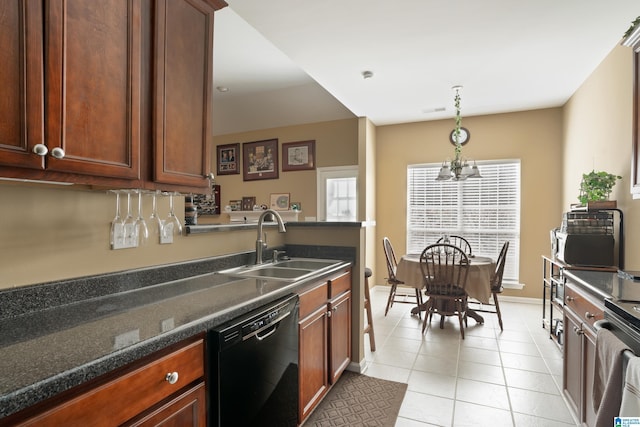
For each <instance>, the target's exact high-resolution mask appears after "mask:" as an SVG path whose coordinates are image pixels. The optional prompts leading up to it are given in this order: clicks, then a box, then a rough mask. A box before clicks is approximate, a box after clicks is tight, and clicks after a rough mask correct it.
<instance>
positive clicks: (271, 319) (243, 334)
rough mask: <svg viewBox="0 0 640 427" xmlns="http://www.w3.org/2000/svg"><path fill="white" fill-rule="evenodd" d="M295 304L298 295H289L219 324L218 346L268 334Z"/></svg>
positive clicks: (216, 331)
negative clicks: (292, 296)
mask: <svg viewBox="0 0 640 427" xmlns="http://www.w3.org/2000/svg"><path fill="white" fill-rule="evenodd" d="M292 301H294V304H293V305H292ZM295 304H297V297H296V298H294V299H292V298H291V297H287V298H285V299H284V300H281V301H276V302H274V303H272V304H269V305H268V306H265V307H262V308H259V309H257V310H254V311H252V312H250V313H248V314H246V315H243V316H240V317H239V318H237V319H234V320H231V321H229V322H227V323H224V324H222V325H220V326H218V327H217V328H215V329H214V330H213V332H214V335H215V336H217V346H218V348H220V349H222V348H224V347H226V346H229V345H232V344H234V343H236V342H239V341H244V340H248V339H250V338H252V337H254V336H256V337H257V338H258V339H260V338H261V335H265V334H267V333H268V332H269V330H270V328H276V327H277V324H278V323H279V322H280V321H281V320H282V319H284V318H286V317H287V316H289V315H290V314H291V311H292V310H293V307H295ZM263 332H264V334H263Z"/></svg>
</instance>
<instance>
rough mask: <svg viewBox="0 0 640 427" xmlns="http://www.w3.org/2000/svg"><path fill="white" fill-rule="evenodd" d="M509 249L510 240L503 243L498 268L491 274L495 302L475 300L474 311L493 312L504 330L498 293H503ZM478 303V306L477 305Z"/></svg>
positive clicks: (492, 294) (492, 293) (497, 262)
mask: <svg viewBox="0 0 640 427" xmlns="http://www.w3.org/2000/svg"><path fill="white" fill-rule="evenodd" d="M508 251H509V242H508V241H506V242H504V244H503V245H502V249H500V254H499V255H498V259H497V261H496V269H495V271H494V272H493V274H492V275H491V281H490V283H491V297H492V299H493V304H482V303H479V302H474V303H473V304H474V307H473V310H474V311H480V312H483V313H493V314H496V315H497V316H498V324H499V325H500V330H501V331H503V330H504V329H503V326H502V313H500V302H499V301H498V294H501V293H502V291H503V289H504V288H503V287H502V276H503V275H504V265H505V262H506V259H507V252H508ZM476 304H477V307H476Z"/></svg>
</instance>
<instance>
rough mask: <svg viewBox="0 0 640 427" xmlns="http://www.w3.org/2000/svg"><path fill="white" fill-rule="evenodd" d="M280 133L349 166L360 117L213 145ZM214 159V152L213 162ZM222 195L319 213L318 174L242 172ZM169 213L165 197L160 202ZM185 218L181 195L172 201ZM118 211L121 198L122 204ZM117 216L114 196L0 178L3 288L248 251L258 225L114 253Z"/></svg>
mask: <svg viewBox="0 0 640 427" xmlns="http://www.w3.org/2000/svg"><path fill="white" fill-rule="evenodd" d="M269 138H278V139H279V142H280V144H281V143H282V142H293V141H303V140H309V139H315V140H316V155H317V159H318V161H317V164H318V166H342V165H352V164H357V162H358V120H357V119H350V120H340V121H334V122H325V123H315V124H311V125H307V126H295V127H287V128H279V129H270V130H264V131H259V132H249V133H246V134H240V135H227V136H223V137H220V138H218V139H216V141H215V143H214V146H215V145H217V144H226V143H232V142H249V141H257V140H262V139H269ZM212 162H215V157H214V159H213V160H212ZM216 181H217V183H219V184H221V186H222V198H223V199H222V200H223V203H224V204H226V203H227V202H228V200H229V199H231V198H241V197H242V196H256V197H257V198H258V202H260V203H268V198H269V194H270V193H280V192H290V193H291V200H292V201H299V202H301V203H302V208H303V215H311V216H315V215H316V175H315V171H297V172H280V178H279V179H277V180H263V181H257V182H247V183H244V182H243V181H242V175H233V176H221V177H218V179H217V180H216ZM158 205H159V206H158V211H159V213H160V216H161V217H163V218H164V217H166V215H167V214H168V211H169V203H168V199H167V198H166V197H161V198H160V199H159V202H158ZM175 211H176V213H177V215H178V216H179V217H180V218H181V219H182V218H184V217H183V213H184V200H183V199H181V198H177V199H176V204H175ZM121 212H122V215H124V214H125V203H124V201H123V203H122V210H121ZM143 212H144V213H145V214H146V215H149V214H150V213H151V197H150V196H145V198H144V204H143ZM114 215H115V196H114V195H113V194H112V193H108V192H106V191H92V190H88V189H85V188H82V187H75V186H72V187H67V186H43V185H41V184H18V183H12V182H2V181H0V218H2V221H3V225H2V226H1V227H0V255H1V256H0V271H1V275H0V289H6V288H11V287H14V286H24V285H31V284H36V283H42V282H47V281H55V280H62V279H68V278H74V277H82V276H87V275H94V274H102V273H108V272H114V271H122V270H128V269H133V268H141V267H149V266H156V265H163V264H169V263H175V262H182V261H188V260H195V259H202V258H207V257H212V256H219V255H224V254H230V253H236V252H243V251H251V250H253V249H254V248H255V240H256V234H255V230H247V231H237V232H227V233H209V234H198V235H190V236H177V237H176V238H175V240H174V243H173V244H170V245H160V244H158V243H157V242H156V241H150V242H149V243H148V244H147V245H145V246H143V247H139V248H135V249H121V250H115V251H114V250H111V249H110V248H109V229H110V223H111V220H112V218H113V217H114ZM227 221H228V217H227V216H226V215H224V214H223V215H219V216H208V217H201V218H200V223H207V222H210V223H211V222H227ZM284 237H285V236H283V235H281V234H279V233H277V232H276V231H274V230H268V239H267V241H268V243H269V245H270V246H276V245H280V244H282V243H283V242H284Z"/></svg>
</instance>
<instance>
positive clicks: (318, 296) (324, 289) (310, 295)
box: [299, 282, 329, 319]
mask: <svg viewBox="0 0 640 427" xmlns="http://www.w3.org/2000/svg"><path fill="white" fill-rule="evenodd" d="M328 295H329V284H328V283H327V282H324V283H321V284H320V285H318V286H315V287H313V288H311V289H309V290H308V291H305V292H303V293H301V294H300V314H299V316H300V319H304V318H305V317H307V316H308V315H309V314H311V313H313V312H314V311H316V310H317V309H318V307H320V306H322V305H327V298H328Z"/></svg>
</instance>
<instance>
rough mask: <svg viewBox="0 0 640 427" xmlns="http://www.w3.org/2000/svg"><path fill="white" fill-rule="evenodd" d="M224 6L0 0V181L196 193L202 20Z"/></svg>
mask: <svg viewBox="0 0 640 427" xmlns="http://www.w3.org/2000/svg"><path fill="white" fill-rule="evenodd" d="M225 6H226V3H225V2H224V1H222V0H110V1H89V0H52V1H44V2H43V1H41V0H5V1H2V2H0V60H2V63H3V64H4V65H3V67H1V68H0V84H1V85H2V88H3V89H2V90H3V96H2V97H1V98H2V99H0V177H5V178H17V179H36V180H47V181H60V182H72V183H78V184H87V185H96V186H99V187H112V188H147V189H166V190H176V191H194V192H195V191H198V190H200V189H202V190H208V189H209V181H208V179H207V176H208V174H209V172H210V168H211V166H210V162H211V159H210V153H211V148H210V146H211V144H212V136H213V131H212V129H211V123H212V118H211V104H212V88H211V86H212V84H213V20H214V11H215V10H218V9H220V8H222V7H225ZM36 151H40V153H39V154H38V153H36Z"/></svg>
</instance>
